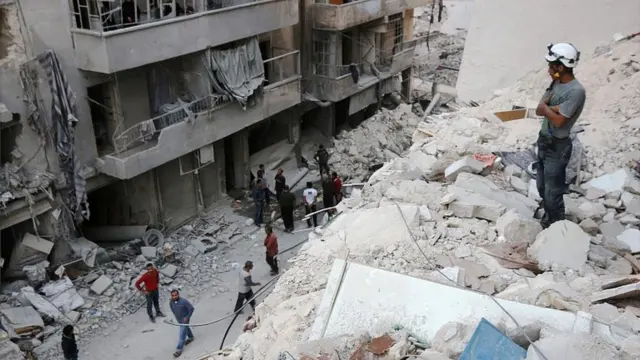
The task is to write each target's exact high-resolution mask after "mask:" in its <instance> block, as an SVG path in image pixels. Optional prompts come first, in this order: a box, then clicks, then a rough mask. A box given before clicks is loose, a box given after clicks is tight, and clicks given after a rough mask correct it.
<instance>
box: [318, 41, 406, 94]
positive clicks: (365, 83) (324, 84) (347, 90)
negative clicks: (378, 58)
mask: <svg viewBox="0 0 640 360" xmlns="http://www.w3.org/2000/svg"><path fill="white" fill-rule="evenodd" d="M415 44H416V43H415V42H414V41H411V42H407V43H404V44H403V50H402V51H400V52H398V53H396V54H395V55H392V56H391V57H390V58H389V59H390V60H389V61H387V62H385V63H382V64H376V68H377V70H378V71H379V74H378V76H375V75H373V74H370V73H369V72H370V71H369V70H368V67H369V66H368V65H366V64H361V65H357V68H358V70H359V78H358V82H354V81H353V76H352V75H351V71H350V68H349V65H338V66H332V65H320V66H322V67H325V68H328V69H325V71H323V72H324V73H329V74H331V75H329V76H323V75H313V76H312V81H311V85H312V88H311V92H312V94H313V95H314V96H315V97H316V98H318V99H320V100H323V101H331V102H338V101H340V100H343V99H346V98H347V97H349V96H352V95H354V94H357V93H359V92H361V91H362V90H364V89H366V88H369V87H371V86H373V85H375V84H377V83H379V82H380V81H384V80H386V79H388V78H390V77H392V76H394V75H396V74H398V73H400V72H401V71H402V70H404V69H406V68H408V67H410V66H412V65H413V55H414V53H415ZM315 66H316V69H317V68H318V66H319V65H315ZM327 70H328V71H327Z"/></svg>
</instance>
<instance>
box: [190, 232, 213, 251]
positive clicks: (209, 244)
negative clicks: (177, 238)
mask: <svg viewBox="0 0 640 360" xmlns="http://www.w3.org/2000/svg"><path fill="white" fill-rule="evenodd" d="M191 245H193V246H195V247H196V249H198V251H200V252H201V253H203V254H206V253H208V252H211V251H213V250H215V249H217V248H218V242H217V241H216V239H214V238H212V237H207V236H203V237H201V238H198V239H194V240H191Z"/></svg>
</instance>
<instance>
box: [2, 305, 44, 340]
mask: <svg viewBox="0 0 640 360" xmlns="http://www.w3.org/2000/svg"><path fill="white" fill-rule="evenodd" d="M0 315H2V318H4V321H3V322H4V324H5V325H8V326H10V327H11V328H12V329H13V331H15V333H16V334H22V333H28V332H30V331H32V330H33V329H44V322H43V321H42V317H40V314H38V312H37V311H36V310H35V309H34V308H33V307H31V306H20V307H14V308H8V309H2V310H1V311H0Z"/></svg>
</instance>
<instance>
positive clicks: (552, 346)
mask: <svg viewBox="0 0 640 360" xmlns="http://www.w3.org/2000/svg"><path fill="white" fill-rule="evenodd" d="M543 333H544V332H543ZM595 344H597V346H594V345H595ZM535 345H536V347H537V348H536V347H533V346H529V349H528V350H527V358H526V360H543V359H546V357H545V356H549V355H547V354H562V355H560V358H562V359H567V360H568V359H575V360H578V359H581V360H587V359H594V360H595V359H618V357H617V353H618V352H617V350H616V347H615V346H614V345H612V344H610V343H608V342H607V341H606V340H605V339H604V338H602V337H600V336H598V335H592V334H572V333H567V332H557V333H554V334H552V335H549V336H543V337H542V339H540V340H538V341H536V342H535ZM538 351H540V352H541V353H542V355H540V354H539V353H538Z"/></svg>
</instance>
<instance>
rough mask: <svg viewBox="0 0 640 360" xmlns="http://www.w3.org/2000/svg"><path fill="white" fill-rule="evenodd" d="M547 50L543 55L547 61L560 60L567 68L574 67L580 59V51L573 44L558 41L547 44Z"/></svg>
mask: <svg viewBox="0 0 640 360" xmlns="http://www.w3.org/2000/svg"><path fill="white" fill-rule="evenodd" d="M547 49H548V50H549V52H548V53H547V55H546V56H545V57H544V58H545V59H547V61H549V62H554V61H560V62H561V63H562V64H563V65H564V66H566V67H568V68H574V67H576V65H578V60H580V51H578V49H576V47H575V46H573V44H569V43H559V44H555V45H554V44H549V46H547Z"/></svg>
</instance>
